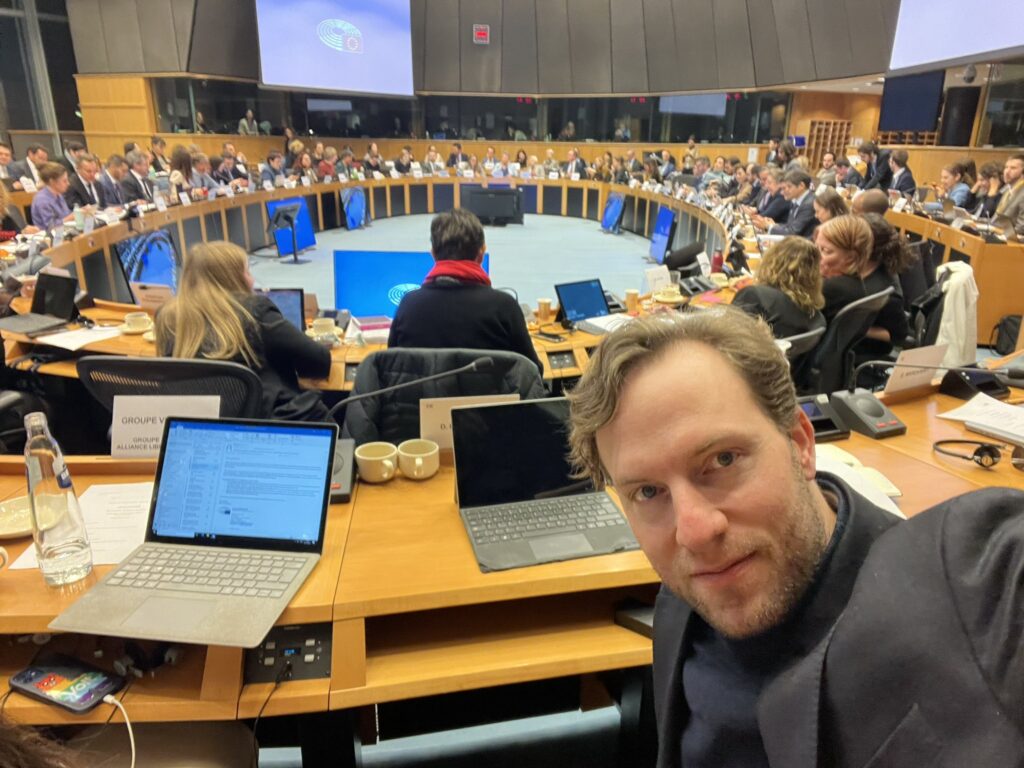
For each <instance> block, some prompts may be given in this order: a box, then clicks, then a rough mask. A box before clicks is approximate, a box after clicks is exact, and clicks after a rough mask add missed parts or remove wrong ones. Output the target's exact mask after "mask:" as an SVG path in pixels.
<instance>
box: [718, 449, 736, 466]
mask: <svg viewBox="0 0 1024 768" xmlns="http://www.w3.org/2000/svg"><path fill="white" fill-rule="evenodd" d="M734 461H736V454H735V453H733V452H732V451H722V452H721V453H719V454H718V455H717V456H715V463H716V464H717V465H718V466H720V467H728V466H731V465H732V463H733V462H734Z"/></svg>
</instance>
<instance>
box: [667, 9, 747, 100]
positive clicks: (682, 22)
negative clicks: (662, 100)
mask: <svg viewBox="0 0 1024 768" xmlns="http://www.w3.org/2000/svg"><path fill="white" fill-rule="evenodd" d="M672 16H673V20H674V21H675V28H676V68H677V69H676V77H675V80H676V87H675V90H701V89H710V88H718V63H717V62H718V52H717V50H716V44H715V12H714V0H672ZM748 44H749V42H748ZM722 55H727V53H726V52H725V51H723V52H722Z"/></svg>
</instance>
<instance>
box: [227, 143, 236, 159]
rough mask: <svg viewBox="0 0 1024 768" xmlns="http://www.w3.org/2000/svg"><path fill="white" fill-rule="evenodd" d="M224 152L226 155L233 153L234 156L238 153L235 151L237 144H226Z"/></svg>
mask: <svg viewBox="0 0 1024 768" xmlns="http://www.w3.org/2000/svg"><path fill="white" fill-rule="evenodd" d="M224 154H225V155H232V156H234V155H237V154H238V153H237V152H235V145H234V144H225V145H224Z"/></svg>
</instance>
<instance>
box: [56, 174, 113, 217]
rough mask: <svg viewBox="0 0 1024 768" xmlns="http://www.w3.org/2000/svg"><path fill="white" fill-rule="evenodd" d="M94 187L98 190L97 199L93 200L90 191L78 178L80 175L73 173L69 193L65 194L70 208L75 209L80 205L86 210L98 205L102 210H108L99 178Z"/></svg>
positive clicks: (69, 183)
mask: <svg viewBox="0 0 1024 768" xmlns="http://www.w3.org/2000/svg"><path fill="white" fill-rule="evenodd" d="M92 185H93V187H95V188H96V198H93V196H92V195H91V194H90V192H89V189H88V188H87V187H86V186H85V184H83V183H82V180H81V179H80V178H79V177H78V174H77V173H72V174H71V175H70V177H69V181H68V191H67V192H65V193H64V199H65V200H67V201H68V207H69V208H74V207H75V206H76V205H80V206H82V207H83V208H84V207H85V206H87V205H97V206H99V207H100V208H106V207H107V205H108V203H107V198H106V194H105V192H104V190H103V187H101V186H100V182H99V177H98V176H97V177H96V181H94V182H93V183H92Z"/></svg>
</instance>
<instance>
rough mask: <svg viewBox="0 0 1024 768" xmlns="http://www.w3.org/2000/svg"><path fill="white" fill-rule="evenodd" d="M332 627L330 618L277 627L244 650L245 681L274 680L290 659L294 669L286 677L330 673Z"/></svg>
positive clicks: (299, 677) (305, 678)
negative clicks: (250, 647)
mask: <svg viewBox="0 0 1024 768" xmlns="http://www.w3.org/2000/svg"><path fill="white" fill-rule="evenodd" d="M331 629H332V627H331V624H330V622H325V623H322V624H296V625H292V626H285V627H274V628H273V629H271V630H270V632H268V633H267V636H266V637H265V638H263V642H262V643H260V644H259V645H258V646H257V647H256V648H252V649H250V650H247V651H246V652H245V682H246V683H272V682H274V680H276V679H277V675H278V673H279V672H280V671H281V669H282V668H283V667H284V665H285V663H286V662H289V661H290V662H291V663H292V670H291V673H290V674H289V675H288V677H286V678H285V679H286V680H314V679H317V678H324V677H330V676H331Z"/></svg>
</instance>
